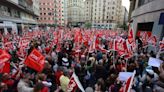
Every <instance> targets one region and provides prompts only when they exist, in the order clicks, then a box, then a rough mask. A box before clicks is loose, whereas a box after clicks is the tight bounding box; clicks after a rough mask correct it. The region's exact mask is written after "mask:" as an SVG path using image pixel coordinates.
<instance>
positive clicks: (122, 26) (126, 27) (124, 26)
mask: <svg viewBox="0 0 164 92" xmlns="http://www.w3.org/2000/svg"><path fill="white" fill-rule="evenodd" d="M118 27H119V28H123V29H124V30H127V29H128V26H127V25H126V24H125V23H124V24H123V25H118Z"/></svg>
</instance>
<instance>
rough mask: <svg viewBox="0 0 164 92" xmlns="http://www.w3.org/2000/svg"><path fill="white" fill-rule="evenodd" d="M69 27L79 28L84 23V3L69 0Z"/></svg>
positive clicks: (78, 0)
mask: <svg viewBox="0 0 164 92" xmlns="http://www.w3.org/2000/svg"><path fill="white" fill-rule="evenodd" d="M67 4H68V5H67V9H68V10H67V11H68V25H73V26H78V25H81V23H83V22H84V18H85V17H84V1H83V0H68V3H67Z"/></svg>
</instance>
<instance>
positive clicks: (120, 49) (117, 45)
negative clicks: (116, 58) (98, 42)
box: [114, 39, 127, 56]
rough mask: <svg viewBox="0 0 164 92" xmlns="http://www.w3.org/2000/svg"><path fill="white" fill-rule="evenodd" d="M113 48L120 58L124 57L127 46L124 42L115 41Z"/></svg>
mask: <svg viewBox="0 0 164 92" xmlns="http://www.w3.org/2000/svg"><path fill="white" fill-rule="evenodd" d="M114 46H115V47H114V49H115V50H116V51H118V54H119V55H120V56H122V55H125V53H126V51H127V45H126V42H125V41H124V40H123V39H121V40H120V41H118V40H115V42H114Z"/></svg>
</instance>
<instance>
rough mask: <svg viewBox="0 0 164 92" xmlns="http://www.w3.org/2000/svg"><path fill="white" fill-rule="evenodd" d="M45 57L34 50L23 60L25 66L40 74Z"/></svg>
mask: <svg viewBox="0 0 164 92" xmlns="http://www.w3.org/2000/svg"><path fill="white" fill-rule="evenodd" d="M44 59H45V57H44V56H43V55H42V54H41V53H40V52H39V51H37V50H36V49H34V50H33V51H32V52H31V53H30V55H29V56H28V57H27V58H26V60H25V64H26V65H27V66H28V67H30V68H32V69H34V70H36V71H38V72H41V71H42V70H43V68H44V63H45V61H44Z"/></svg>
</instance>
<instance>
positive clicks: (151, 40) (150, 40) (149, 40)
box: [148, 35, 157, 46]
mask: <svg viewBox="0 0 164 92" xmlns="http://www.w3.org/2000/svg"><path fill="white" fill-rule="evenodd" d="M148 43H150V44H151V45H153V46H156V44H157V37H156V36H155V35H153V36H151V37H150V38H149V39H148Z"/></svg>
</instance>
